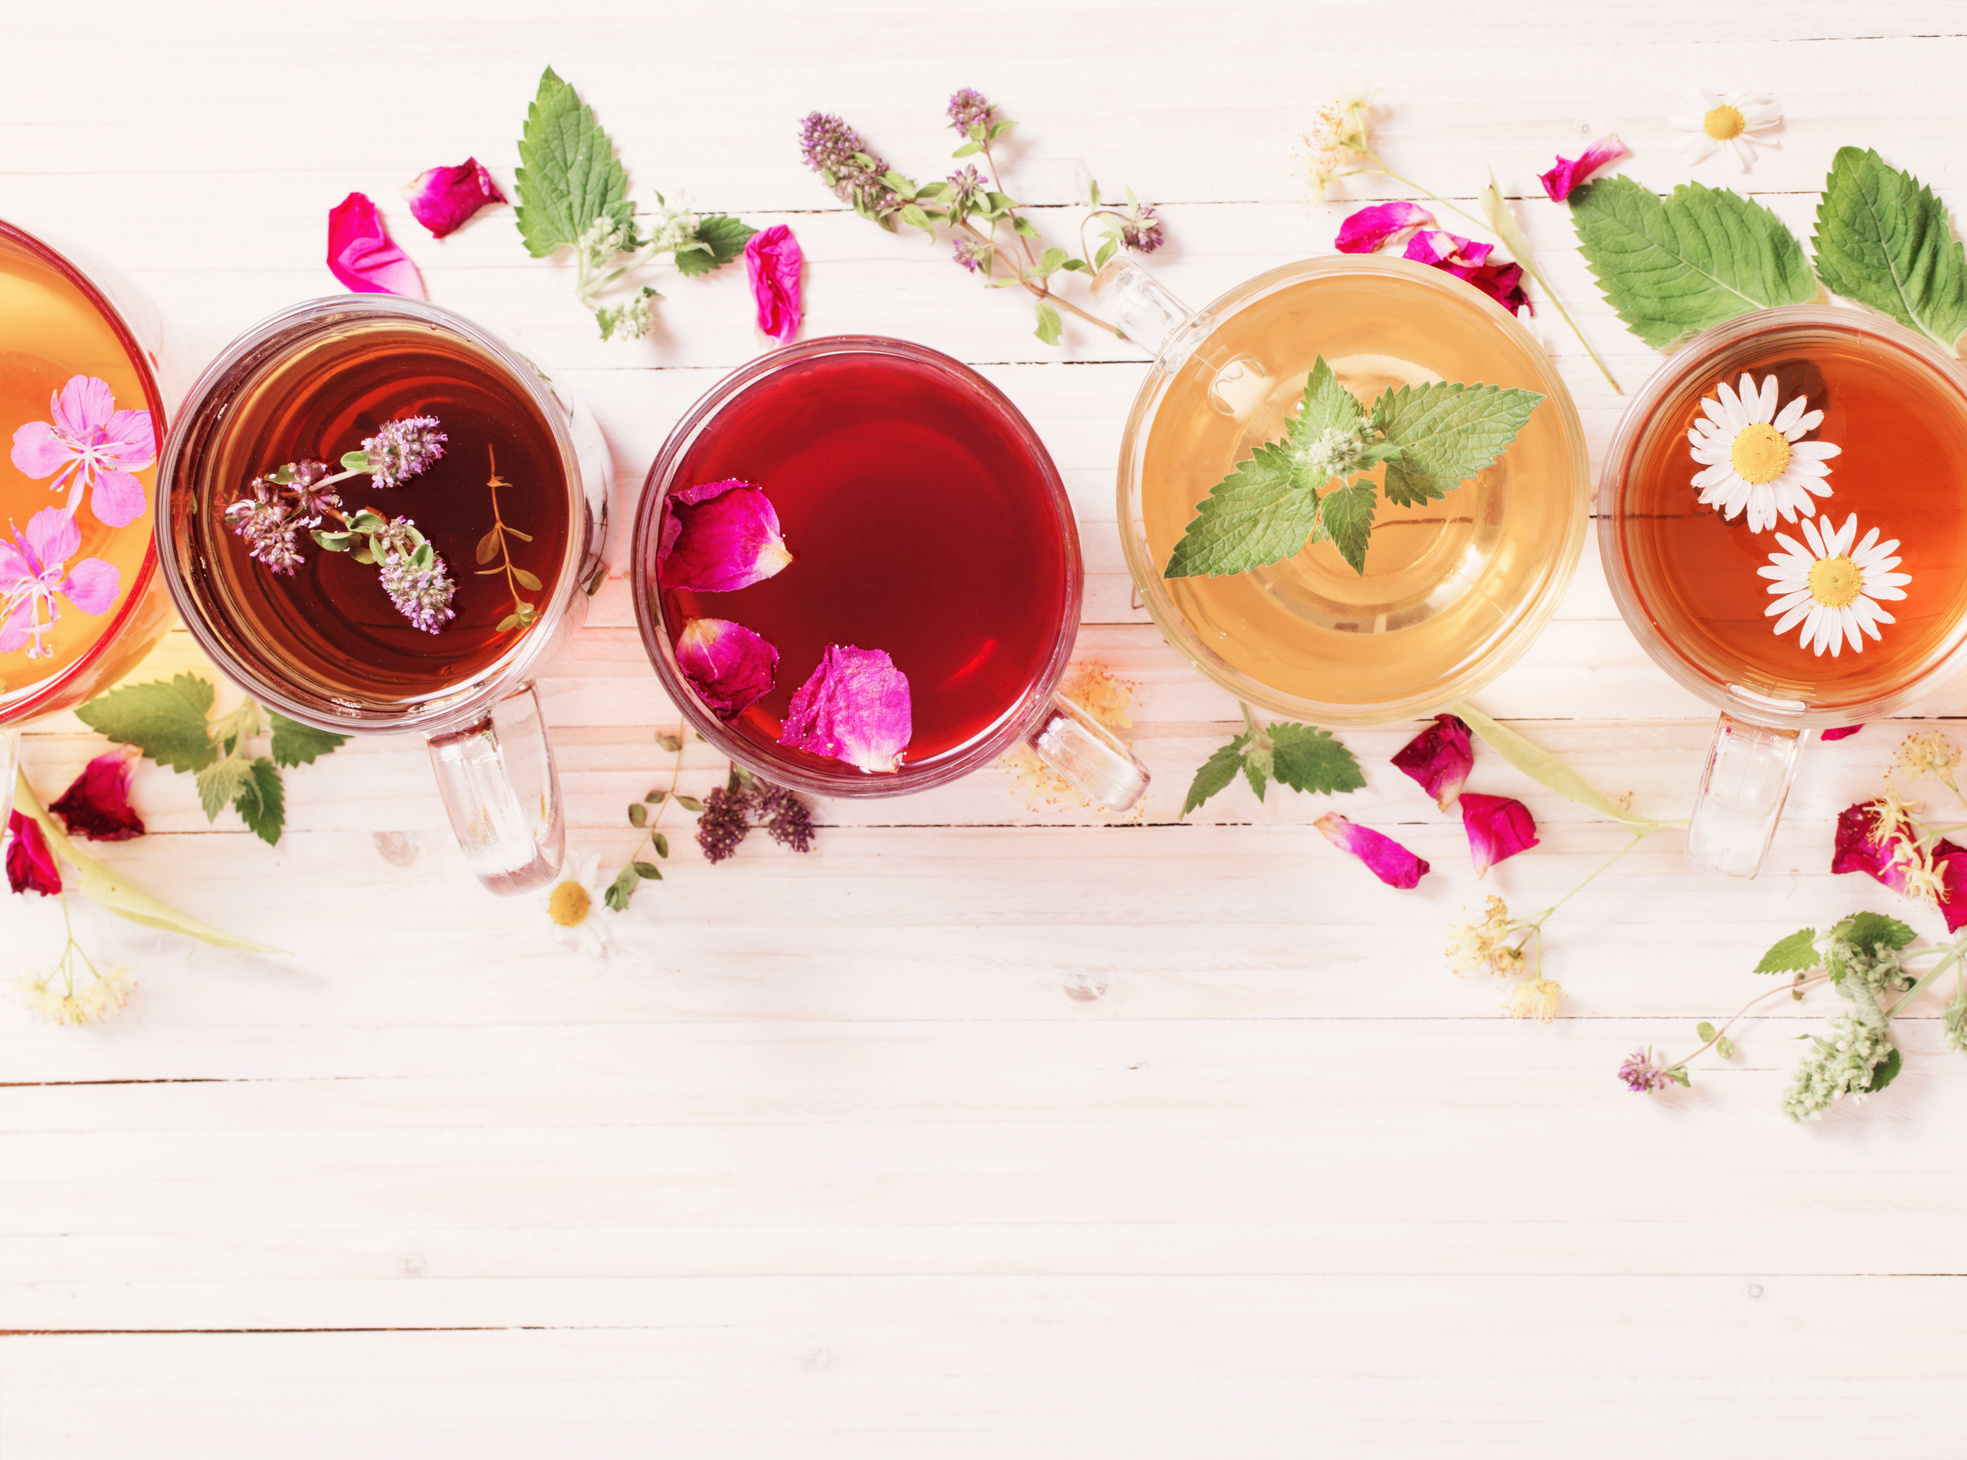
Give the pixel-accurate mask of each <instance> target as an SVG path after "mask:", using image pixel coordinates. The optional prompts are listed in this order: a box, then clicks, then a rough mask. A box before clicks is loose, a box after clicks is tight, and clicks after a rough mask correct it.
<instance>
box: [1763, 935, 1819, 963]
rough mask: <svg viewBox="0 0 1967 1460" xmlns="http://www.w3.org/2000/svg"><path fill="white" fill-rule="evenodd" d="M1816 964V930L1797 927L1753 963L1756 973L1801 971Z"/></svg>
mask: <svg viewBox="0 0 1967 1460" xmlns="http://www.w3.org/2000/svg"><path fill="white" fill-rule="evenodd" d="M1816 966H1817V930H1816V929H1815V928H1799V929H1797V930H1796V931H1795V932H1794V933H1791V934H1790V935H1789V936H1788V937H1787V938H1783V939H1780V940H1779V941H1778V942H1777V943H1776V945H1775V946H1774V947H1772V948H1771V949H1770V950H1769V951H1768V952H1767V953H1765V954H1763V955H1762V961H1761V962H1760V963H1758V964H1756V965H1755V971H1756V972H1757V973H1803V972H1805V971H1807V970H1809V969H1812V968H1815V967H1816Z"/></svg>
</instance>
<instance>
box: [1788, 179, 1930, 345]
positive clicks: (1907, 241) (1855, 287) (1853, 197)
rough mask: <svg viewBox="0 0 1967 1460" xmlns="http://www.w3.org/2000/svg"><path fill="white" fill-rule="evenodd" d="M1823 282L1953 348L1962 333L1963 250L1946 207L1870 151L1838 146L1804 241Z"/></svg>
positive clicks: (1928, 191)
mask: <svg viewBox="0 0 1967 1460" xmlns="http://www.w3.org/2000/svg"><path fill="white" fill-rule="evenodd" d="M1810 247H1811V249H1812V250H1813V251H1814V253H1815V254H1816V260H1817V273H1818V274H1819V275H1820V276H1821V277H1822V278H1823V281H1824V287H1825V288H1826V289H1829V290H1830V291H1831V292H1832V293H1834V294H1842V295H1843V296H1844V297H1845V298H1846V299H1855V300H1857V301H1858V303H1860V304H1868V305H1870V306H1871V307H1872V308H1873V309H1876V310H1878V311H1879V312H1880V313H1881V314H1888V315H1890V316H1891V317H1892V318H1893V319H1896V320H1897V321H1898V322H1899V323H1900V324H1902V325H1905V326H1906V327H1907V328H1908V329H1915V330H1918V331H1919V332H1920V333H1921V334H1923V335H1925V336H1926V337H1927V338H1928V339H1931V340H1933V341H1934V342H1935V343H1937V344H1938V345H1940V347H1941V348H1943V349H1945V350H1949V351H1951V350H1952V349H1953V348H1954V346H1955V345H1956V344H1958V343H1959V340H1960V336H1961V334H1962V333H1963V332H1967V255H1963V253H1962V251H1961V247H1960V240H1958V239H1957V238H1955V237H1954V236H1953V228H1952V225H1951V224H1950V223H1949V222H1948V220H1947V210H1946V204H1945V203H1942V202H1941V201H1940V200H1939V199H1938V198H1937V197H1935V196H1934V195H1933V190H1932V189H1931V188H1929V187H1926V186H1925V185H1924V184H1922V183H1921V182H1920V181H1919V179H1918V178H1916V177H1914V176H1913V175H1912V174H1911V173H1909V172H1900V171H1898V170H1897V169H1896V168H1893V167H1888V166H1887V165H1886V163H1885V159H1884V158H1882V157H1880V156H1879V155H1878V154H1877V153H1876V152H1869V151H1860V150H1859V149H1858V148H1856V147H1840V148H1838V150H1837V156H1836V158H1835V159H1834V160H1833V161H1832V163H1831V168H1830V176H1829V177H1828V178H1826V179H1825V180H1824V195H1823V201H1822V202H1820V203H1819V204H1818V205H1817V230H1816V233H1815V234H1814V235H1813V236H1812V237H1811V239H1810Z"/></svg>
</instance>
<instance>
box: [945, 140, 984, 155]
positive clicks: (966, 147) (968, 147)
mask: <svg viewBox="0 0 1967 1460" xmlns="http://www.w3.org/2000/svg"><path fill="white" fill-rule="evenodd" d="M981 151H983V144H982V143H979V142H965V143H964V144H963V145H962V146H961V147H958V148H957V149H956V150H955V151H954V152H952V153H950V154H949V155H950V156H951V157H975V156H976V155H977V154H978V153H979V152H981Z"/></svg>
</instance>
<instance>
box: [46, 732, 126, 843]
mask: <svg viewBox="0 0 1967 1460" xmlns="http://www.w3.org/2000/svg"><path fill="white" fill-rule="evenodd" d="M137 758H138V756H137V753H136V752H135V751H134V750H131V749H128V748H127V747H126V748H124V749H121V750H112V751H109V752H107V753H106V754H103V755H99V756H97V757H96V758H95V759H94V760H92V761H90V762H89V763H88V764H87V765H86V766H84V767H83V768H82V774H81V775H79V776H77V777H76V778H75V781H74V783H73V784H72V785H70V786H69V788H68V789H67V790H66V791H64V792H62V797H61V800H59V801H56V802H54V803H52V804H51V805H50V806H49V807H48V809H49V810H50V811H52V812H54V813H55V815H57V816H59V817H60V818H61V819H62V822H63V824H64V825H66V826H67V827H68V830H69V834H70V835H71V836H85V837H87V838H88V839H89V840H90V841H95V842H126V841H129V840H130V839H131V838H132V837H139V836H142V835H143V818H142V817H141V816H139V815H137V813H136V810H135V808H133V807H132V806H131V805H130V763H131V762H132V761H133V760H136V759H137Z"/></svg>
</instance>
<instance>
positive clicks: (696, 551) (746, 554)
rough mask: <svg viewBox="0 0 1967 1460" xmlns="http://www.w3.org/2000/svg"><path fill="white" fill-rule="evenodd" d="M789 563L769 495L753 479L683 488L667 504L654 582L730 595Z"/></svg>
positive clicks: (777, 518) (790, 554) (672, 586)
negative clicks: (754, 483)
mask: <svg viewBox="0 0 1967 1460" xmlns="http://www.w3.org/2000/svg"><path fill="white" fill-rule="evenodd" d="M791 561H792V553H791V552H790V551H789V550H788V549H787V547H786V545H785V538H784V537H783V536H781V535H780V533H779V514H778V513H777V511H775V510H774V509H773V507H772V501H771V498H769V497H767V496H766V495H765V494H764V493H763V492H761V491H759V490H758V488H756V487H754V486H752V485H751V483H749V482H741V481H737V480H735V479H733V480H729V481H722V482H706V483H705V484H704V485H702V486H698V487H685V488H684V489H683V490H682V491H680V492H671V493H670V494H669V496H668V498H667V499H666V500H665V501H664V503H663V524H662V540H661V542H660V544H659V545H658V546H657V549H656V581H657V582H658V583H660V584H661V585H662V586H663V587H665V588H685V589H689V590H691V591H693V592H697V593H730V592H733V591H734V590H736V589H739V588H744V587H747V586H748V585H750V584H753V583H762V582H764V581H765V579H767V578H770V577H771V576H772V575H773V574H775V573H777V572H779V571H780V570H781V569H783V568H784V567H785V565H786V564H787V563H790V562H791Z"/></svg>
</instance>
